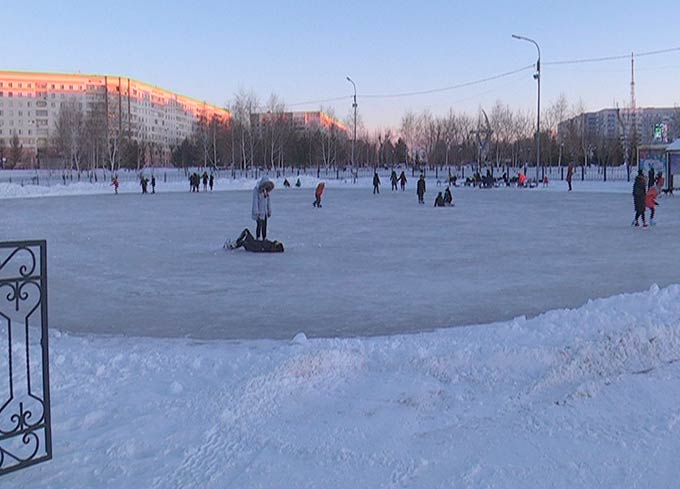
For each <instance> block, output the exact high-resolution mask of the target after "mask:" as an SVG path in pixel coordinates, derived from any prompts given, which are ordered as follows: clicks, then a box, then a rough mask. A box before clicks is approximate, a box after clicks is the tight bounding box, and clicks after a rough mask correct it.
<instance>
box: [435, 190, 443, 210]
mask: <svg viewBox="0 0 680 489" xmlns="http://www.w3.org/2000/svg"><path fill="white" fill-rule="evenodd" d="M434 206H435V207H444V196H443V195H442V193H441V192H439V193H438V194H437V197H436V198H435V199H434Z"/></svg>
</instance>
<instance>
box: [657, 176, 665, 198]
mask: <svg viewBox="0 0 680 489" xmlns="http://www.w3.org/2000/svg"><path fill="white" fill-rule="evenodd" d="M664 182H665V180H664V178H663V172H659V173H658V174H657V175H656V183H655V185H656V193H657V194H661V192H662V191H663V184H664Z"/></svg>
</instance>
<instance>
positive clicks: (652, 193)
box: [645, 185, 659, 226]
mask: <svg viewBox="0 0 680 489" xmlns="http://www.w3.org/2000/svg"><path fill="white" fill-rule="evenodd" d="M657 195H659V189H658V187H657V186H656V185H652V186H651V187H649V190H647V193H646V194H645V207H647V209H649V225H650V226H654V224H655V223H654V211H655V210H656V206H657V205H659V204H658V203H657V202H656V197H657Z"/></svg>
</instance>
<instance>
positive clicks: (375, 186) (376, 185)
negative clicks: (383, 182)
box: [373, 172, 380, 194]
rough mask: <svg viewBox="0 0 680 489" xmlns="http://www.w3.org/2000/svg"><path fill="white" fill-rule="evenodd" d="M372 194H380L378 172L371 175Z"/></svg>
mask: <svg viewBox="0 0 680 489" xmlns="http://www.w3.org/2000/svg"><path fill="white" fill-rule="evenodd" d="M373 193H374V194H379V193H380V177H379V176H378V172H375V173H374V174H373Z"/></svg>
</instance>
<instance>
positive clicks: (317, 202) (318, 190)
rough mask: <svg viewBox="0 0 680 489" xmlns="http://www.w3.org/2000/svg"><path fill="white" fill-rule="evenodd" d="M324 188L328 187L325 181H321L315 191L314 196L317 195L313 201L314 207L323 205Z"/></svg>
mask: <svg viewBox="0 0 680 489" xmlns="http://www.w3.org/2000/svg"><path fill="white" fill-rule="evenodd" d="M324 188H326V184H325V183H324V182H321V183H319V185H317V186H316V191H314V197H316V200H315V201H314V202H313V203H312V205H313V206H314V207H321V196H322V195H323V189H324Z"/></svg>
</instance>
